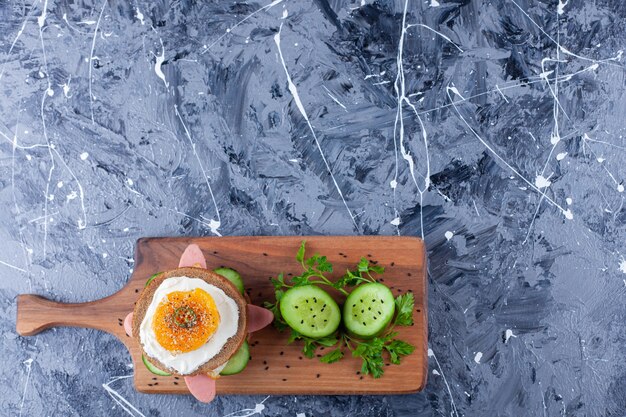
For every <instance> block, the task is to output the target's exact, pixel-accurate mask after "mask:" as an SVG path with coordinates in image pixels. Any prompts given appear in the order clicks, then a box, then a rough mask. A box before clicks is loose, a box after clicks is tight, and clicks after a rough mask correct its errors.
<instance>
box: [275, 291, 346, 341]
mask: <svg viewBox="0 0 626 417" xmlns="http://www.w3.org/2000/svg"><path fill="white" fill-rule="evenodd" d="M280 313H281V315H282V316H283V319H284V320H285V321H286V322H287V324H288V325H289V327H291V328H292V329H294V330H295V331H297V332H298V333H300V334H301V335H303V336H307V337H315V338H317V337H326V336H329V335H331V334H333V333H334V332H335V331H336V330H337V328H338V327H339V324H340V323H341V310H340V309H339V306H338V305H337V303H336V302H335V300H333V298H332V297H331V296H330V294H328V293H327V292H326V291H324V290H323V289H321V288H319V287H317V286H315V285H303V286H301V287H293V288H291V289H289V290H288V291H287V292H285V294H283V296H282V298H281V299H280Z"/></svg>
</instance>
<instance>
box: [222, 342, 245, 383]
mask: <svg viewBox="0 0 626 417" xmlns="http://www.w3.org/2000/svg"><path fill="white" fill-rule="evenodd" d="M249 360H250V347H249V346H248V342H246V341H245V340H244V342H243V345H241V347H240V348H239V349H238V350H237V352H235V354H234V355H233V356H231V358H230V359H229V360H228V363H227V364H226V366H225V367H224V369H222V372H220V375H235V374H238V373H239V372H241V371H243V370H244V369H246V366H248V361H249Z"/></svg>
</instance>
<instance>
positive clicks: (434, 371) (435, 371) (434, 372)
mask: <svg viewBox="0 0 626 417" xmlns="http://www.w3.org/2000/svg"><path fill="white" fill-rule="evenodd" d="M433 375H441V374H440V373H439V371H438V370H436V369H433Z"/></svg>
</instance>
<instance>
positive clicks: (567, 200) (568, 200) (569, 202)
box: [565, 197, 572, 206]
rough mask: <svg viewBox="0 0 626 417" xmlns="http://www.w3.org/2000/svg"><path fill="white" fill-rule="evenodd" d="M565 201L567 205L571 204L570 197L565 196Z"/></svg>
mask: <svg viewBox="0 0 626 417" xmlns="http://www.w3.org/2000/svg"><path fill="white" fill-rule="evenodd" d="M565 202H566V203H567V205H568V206H571V205H572V199H571V198H570V197H567V198H566V199H565Z"/></svg>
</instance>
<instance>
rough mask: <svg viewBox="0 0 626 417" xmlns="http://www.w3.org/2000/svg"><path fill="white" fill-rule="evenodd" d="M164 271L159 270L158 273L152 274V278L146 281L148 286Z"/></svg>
mask: <svg viewBox="0 0 626 417" xmlns="http://www.w3.org/2000/svg"><path fill="white" fill-rule="evenodd" d="M162 273H163V272H157V273H156V274H154V275H152V276H151V277H150V278H148V280H147V281H146V285H145V286H146V287H147V286H148V285H149V284H150V283H151V282H152V280H153V279H155V278H156V277H158V276H159V275H161V274H162Z"/></svg>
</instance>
